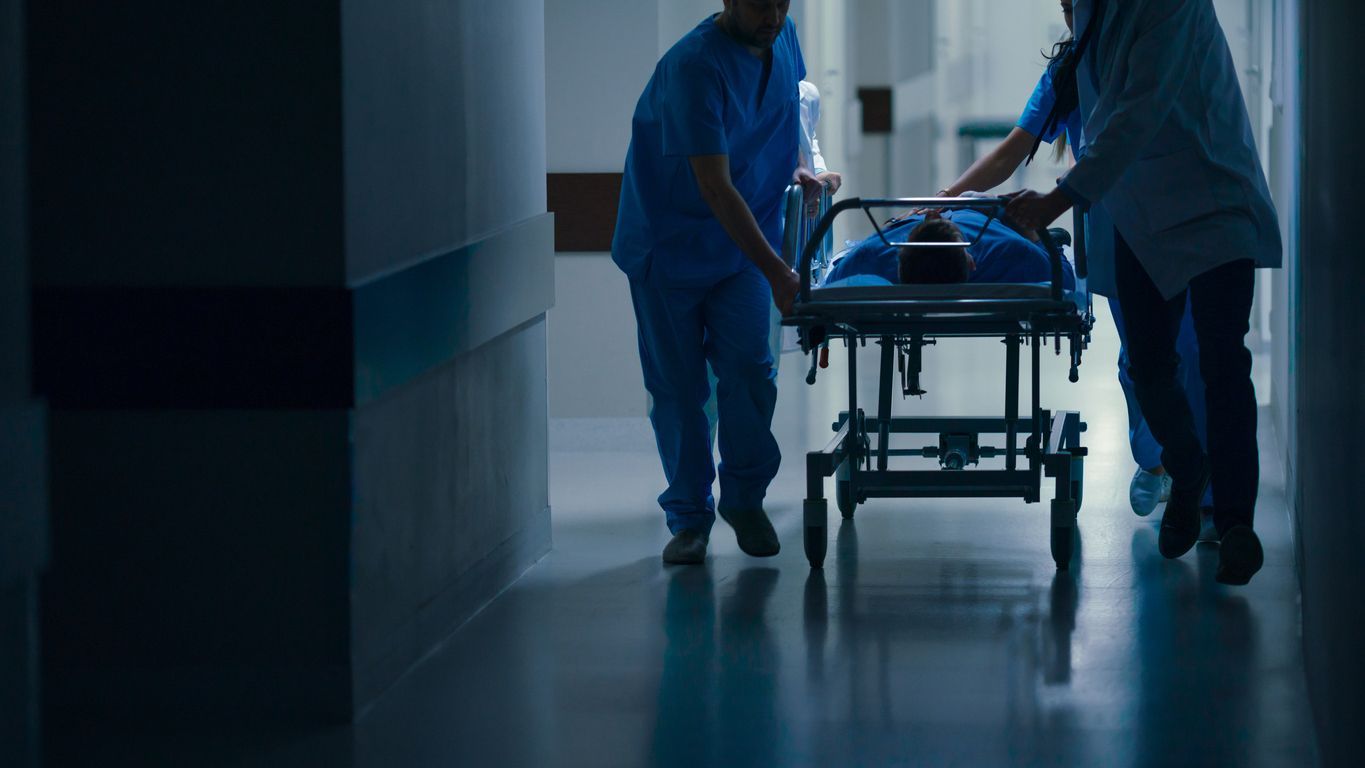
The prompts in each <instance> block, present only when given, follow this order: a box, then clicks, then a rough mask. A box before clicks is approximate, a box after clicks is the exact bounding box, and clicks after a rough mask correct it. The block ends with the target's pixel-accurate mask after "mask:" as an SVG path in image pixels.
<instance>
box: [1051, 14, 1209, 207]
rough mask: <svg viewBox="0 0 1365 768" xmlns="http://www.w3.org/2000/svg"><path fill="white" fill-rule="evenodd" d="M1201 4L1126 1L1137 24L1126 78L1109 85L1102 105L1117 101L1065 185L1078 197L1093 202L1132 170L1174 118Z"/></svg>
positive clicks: (1125, 53) (1187, 73)
mask: <svg viewBox="0 0 1365 768" xmlns="http://www.w3.org/2000/svg"><path fill="white" fill-rule="evenodd" d="M1198 5H1199V4H1198V3H1196V2H1191V1H1190V0H1125V6H1126V7H1125V8H1124V10H1123V13H1125V14H1127V22H1126V23H1128V24H1133V25H1136V26H1137V31H1136V33H1135V34H1134V35H1132V36H1131V37H1130V38H1128V39H1131V41H1132V42H1131V44H1128V46H1127V47H1128V49H1127V50H1126V51H1121V52H1120V53H1119V58H1121V59H1123V60H1125V61H1126V62H1127V64H1128V66H1127V72H1128V76H1127V78H1126V79H1125V80H1124V81H1123V82H1110V83H1105V84H1104V85H1103V87H1102V90H1101V93H1100V96H1099V104H1100V105H1104V104H1106V103H1109V104H1113V108H1112V110H1111V111H1110V112H1109V114H1108V116H1107V119H1105V120H1103V121H1102V123H1101V124H1100V125H1098V126H1095V129H1094V131H1093V132H1092V131H1090V130H1088V129H1087V131H1086V133H1087V136H1088V137H1092V138H1089V140H1088V142H1087V145H1086V149H1085V154H1084V156H1082V157H1081V159H1080V160H1079V161H1077V163H1076V165H1075V166H1074V167H1073V168H1072V169H1071V171H1070V172H1069V173H1067V174H1066V176H1065V178H1064V179H1063V183H1062V188H1063V190H1064V191H1066V192H1067V194H1068V195H1069V196H1071V197H1072V198H1073V200H1074V199H1076V198H1077V197H1079V198H1080V199H1082V200H1085V201H1089V202H1094V201H1096V200H1099V199H1101V198H1103V197H1104V195H1105V194H1106V193H1107V192H1108V191H1109V189H1110V188H1111V187H1112V186H1113V185H1114V184H1115V183H1117V181H1118V180H1119V178H1120V177H1121V176H1122V175H1123V174H1124V173H1125V172H1126V171H1127V170H1128V168H1129V166H1131V165H1132V163H1133V161H1134V160H1135V159H1136V158H1137V156H1138V154H1139V153H1140V152H1142V150H1143V149H1145V148H1146V147H1147V145H1148V144H1149V143H1150V142H1151V140H1152V139H1153V138H1154V137H1155V136H1156V134H1157V132H1158V131H1159V130H1160V129H1161V127H1162V125H1164V124H1165V122H1166V119H1167V118H1168V117H1170V114H1171V108H1172V105H1173V104H1174V103H1175V101H1176V99H1177V97H1178V96H1179V93H1180V89H1181V88H1182V87H1183V86H1184V85H1185V82H1186V79H1187V78H1188V77H1189V76H1190V71H1191V67H1192V64H1193V61H1194V55H1195V49H1194V43H1195V33H1196V27H1195V24H1196V22H1197V21H1198Z"/></svg>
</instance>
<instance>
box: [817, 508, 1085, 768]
mask: <svg viewBox="0 0 1365 768" xmlns="http://www.w3.org/2000/svg"><path fill="white" fill-rule="evenodd" d="M877 528H878V526H876V525H874V526H873V530H877ZM833 549H834V554H835V556H834V557H833V558H831V562H830V563H828V564H827V566H829V567H830V568H831V570H832V576H833V583H832V584H829V583H827V582H826V578H827V577H826V574H825V571H811V572H810V573H809V574H808V576H807V578H806V581H805V586H804V595H803V619H804V630H805V631H804V636H805V640H806V659H805V670H806V675H805V680H806V683H807V685H808V687H810V689H811V690H813V691H814V692H815V694H816V695H817V696H819V697H821V698H823V699H825V700H826V702H842V710H843V711H842V712H840V711H837V710H834V709H832V708H831V710H830V712H829V714H828V716H827V717H824V718H819V719H818V721H817V722H818V725H819V728H817V729H816V730H815V731H814V733H813V734H812V738H811V741H810V743H809V744H808V745H807V749H808V750H809V752H810V756H811V757H820V758H824V759H837V758H838V754H839V752H840V750H844V749H851V750H852V756H851V757H849V761H850V763H851V764H869V765H871V764H879V761H884V760H891V761H893V762H894V760H895V756H896V755H897V754H906V753H909V754H915V755H918V756H920V757H922V758H923V759H925V760H926V762H927V764H933V763H934V762H935V761H936V760H943V761H953V760H960V759H968V758H969V757H971V758H972V759H975V760H981V759H985V760H986V761H987V762H988V763H989V761H992V760H996V761H999V762H1000V764H1009V763H1016V764H1017V761H1018V760H1020V759H1026V760H1031V759H1032V758H1034V757H1037V758H1039V759H1042V758H1043V757H1044V756H1045V755H1056V754H1057V753H1058V751H1059V750H1060V751H1061V753H1063V754H1070V755H1073V756H1079V755H1081V754H1083V753H1084V748H1083V745H1081V746H1076V747H1074V748H1073V747H1069V746H1067V745H1066V744H1065V742H1066V740H1068V739H1072V740H1078V739H1079V737H1080V736H1081V735H1082V729H1081V728H1080V727H1079V726H1078V724H1077V722H1076V720H1075V718H1074V717H1072V715H1071V710H1070V708H1069V707H1068V706H1067V705H1065V704H1064V705H1063V706H1061V707H1058V706H1054V704H1053V702H1052V701H1051V698H1052V697H1051V696H1050V695H1049V694H1048V693H1047V690H1046V689H1048V688H1050V687H1057V686H1061V687H1065V686H1067V685H1068V684H1069V683H1070V682H1071V680H1072V674H1073V671H1072V665H1071V659H1072V650H1071V648H1072V639H1073V635H1074V633H1075V630H1076V624H1077V609H1078V606H1079V604H1080V594H1081V573H1082V568H1083V562H1084V558H1083V555H1082V553H1081V550H1080V549H1079V548H1078V549H1077V556H1076V562H1075V564H1074V565H1073V566H1072V570H1071V571H1070V572H1068V573H1058V574H1057V575H1056V576H1055V577H1054V578H1053V579H1052V580H1051V583H1050V585H1046V586H1045V585H1044V584H1043V583H1041V582H1039V581H1038V579H1037V572H1038V571H1037V568H1036V567H1035V566H1033V565H1031V564H1024V563H1019V564H1011V563H1009V562H1004V563H1001V562H993V561H989V560H972V559H969V560H965V561H964V560H960V559H958V558H955V557H942V558H932V557H918V558H894V559H887V558H886V557H885V554H886V553H885V551H884V550H881V549H880V547H877V548H875V550H874V552H873V553H869V554H864V553H860V551H859V525H858V523H856V522H854V521H851V520H846V521H844V522H843V523H842V524H841V525H840V527H839V529H838V531H837V533H836V535H835V542H834V547H833ZM831 624H832V625H833V629H832V632H831V628H830V625H831ZM831 634H832V639H831ZM854 723H861V724H864V727H863V728H862V729H860V733H859V737H858V738H855V739H852V740H851V741H850V738H849V733H848V732H846V731H845V730H844V729H850V726H851V724H854ZM868 723H876V724H879V725H880V728H874V729H872V730H871V732H869V731H868V729H867V728H866V727H865V726H866V724H868ZM850 730H853V729H850ZM969 734H970V735H969Z"/></svg>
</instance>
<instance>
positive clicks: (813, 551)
mask: <svg viewBox="0 0 1365 768" xmlns="http://www.w3.org/2000/svg"><path fill="white" fill-rule="evenodd" d="M805 538H806V560H808V561H810V567H812V568H824V567H825V550H826V549H827V548H828V547H829V528H826V527H824V526H814V525H808V526H806V536H805Z"/></svg>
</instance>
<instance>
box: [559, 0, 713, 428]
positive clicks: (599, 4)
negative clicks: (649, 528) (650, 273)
mask: <svg viewBox="0 0 1365 768" xmlns="http://www.w3.org/2000/svg"><path fill="white" fill-rule="evenodd" d="M686 6H688V3H677V2H671V1H670V2H657V1H656V0H648V1H644V2H642V0H548V2H546V4H545V51H546V53H545V69H546V84H547V102H546V103H547V112H546V115H547V118H548V121H547V128H546V144H547V147H548V157H547V160H548V163H549V171H550V172H551V173H620V172H621V170H622V169H623V168H624V167H625V161H626V149H627V148H628V147H629V145H630V121H631V115H632V114H633V113H634V111H635V103H636V101H638V100H639V98H640V93H641V92H642V91H644V88H645V84H646V83H647V82H649V78H650V76H651V75H652V74H653V72H654V65H655V64H656V63H657V62H658V59H659V55H660V51H659V40H660V34H661V31H660V30H661V27H662V26H663V25H665V21H664V18H665V15H667V16H668V20H667V22H666V23H667V25H668V26H670V27H672V26H683V27H684V31H686V29H687V28H690V27H691V26H692V25H695V23H696V21H697V20H700V19H701V17H702V16H703V15H705V11H699V12H698V14H697V16H696V18H695V19H693V20H692V22H691V24H685V25H684V20H685V19H686V18H688V17H690V16H691V14H690V13H686V12H685V11H686ZM665 12H666V13H665ZM682 34H683V32H679V33H678V35H677V36H681V35H682ZM675 39H676V38H675ZM669 44H670V45H671V44H672V43H671V42H670V43H669ZM555 294H556V297H557V298H556V306H555V308H554V309H553V310H551V311H550V313H549V350H550V352H549V368H550V417H551V418H552V419H570V418H598V419H601V418H633V419H638V418H643V417H644V416H645V415H646V396H645V388H644V381H643V376H642V374H641V372H640V361H639V357H638V354H637V353H636V345H635V314H634V310H633V309H632V308H631V304H630V289H629V286H628V284H627V282H626V278H625V275H623V274H622V273H621V271H620V270H619V269H617V268H616V265H615V264H614V263H612V261H611V255H610V254H608V253H560V254H557V255H556V258H555Z"/></svg>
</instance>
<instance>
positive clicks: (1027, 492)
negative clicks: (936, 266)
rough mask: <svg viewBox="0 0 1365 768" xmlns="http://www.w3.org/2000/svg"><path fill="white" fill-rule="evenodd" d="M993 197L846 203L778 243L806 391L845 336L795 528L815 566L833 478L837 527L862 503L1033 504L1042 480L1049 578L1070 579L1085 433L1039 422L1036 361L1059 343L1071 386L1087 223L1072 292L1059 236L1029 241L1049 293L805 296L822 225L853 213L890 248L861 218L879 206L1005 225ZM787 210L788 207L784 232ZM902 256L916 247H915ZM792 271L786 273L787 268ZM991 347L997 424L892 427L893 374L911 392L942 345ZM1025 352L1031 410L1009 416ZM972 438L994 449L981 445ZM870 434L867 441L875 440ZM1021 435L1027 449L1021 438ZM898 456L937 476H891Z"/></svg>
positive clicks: (1088, 313)
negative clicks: (983, 217)
mask: <svg viewBox="0 0 1365 768" xmlns="http://www.w3.org/2000/svg"><path fill="white" fill-rule="evenodd" d="M1007 203H1008V201H1007V200H1006V199H1004V198H897V199H867V200H863V199H856V198H855V199H850V200H844V201H841V202H839V203H837V204H835V205H833V206H827V205H822V209H823V210H824V212H823V215H822V216H821V217H820V219H819V223H818V224H817V225H816V226H815V227H814V230H813V231H807V230H801V232H800V236H798V237H795V238H788V239H787V240H786V241H785V242H784V244H783V245H784V251H786V250H787V248H788V247H792V248H793V250H792V251H791V253H790V254H788V253H784V258H788V257H789V256H794V254H795V253H797V252H799V253H800V263H799V265H798V271H799V274H800V279H801V282H800V292H799V294H798V296H797V299H796V302H795V304H794V306H793V310H792V313H791V315H789V316H788V317H786V318H784V320H783V323H784V324H785V325H791V326H795V327H796V328H797V329H798V330H799V332H800V337H801V349H802V351H803V352H805V353H807V354H810V355H811V367H810V373H809V374H808V375H807V378H806V381H807V383H808V384H811V385H814V383H815V379H816V372H817V367H816V362H817V358H818V357H819V349H820V348H821V347H822V346H824V345H827V344H829V343H830V341H831V340H834V339H843V340H844V342H845V345H846V347H847V349H848V393H849V394H848V397H849V401H848V409H847V410H846V411H842V412H840V413H839V415H838V419H837V420H836V421H835V422H834V424H833V429H834V436H833V438H832V439H831V440H830V441H829V443H828V444H827V445H825V446H824V447H823V448H821V449H820V450H816V451H810V452H809V453H807V454H806V498H805V502H804V505H803V528H804V543H805V550H806V558H807V560H808V561H809V562H810V566H811V567H812V568H821V567H823V565H824V560H825V554H826V550H827V547H828V538H829V533H828V518H829V511H828V510H829V504H828V501H827V500H826V498H825V479H826V478H828V477H830V476H833V477H834V478H835V502H836V505H837V506H838V508H839V511H840V513H841V514H842V516H843V517H844V519H852V518H853V516H854V513H855V511H856V509H857V506H858V504H860V503H863V502H865V501H867V500H868V499H871V498H944V497H948V498H962V497H965V498H1002V497H1003V498H1022V499H1023V500H1024V501H1025V502H1026V503H1037V502H1039V501H1040V500H1041V496H1042V485H1043V477H1044V476H1046V477H1048V478H1052V479H1054V480H1055V483H1056V486H1055V487H1056V490H1055V493H1054V495H1053V499H1052V502H1051V517H1050V521H1051V538H1050V549H1051V554H1052V558H1053V561H1054V562H1055V563H1056V566H1057V568H1058V569H1059V570H1067V569H1068V568H1069V565H1070V562H1071V558H1072V554H1073V552H1074V551H1075V536H1076V527H1075V526H1076V518H1077V514H1078V512H1079V510H1080V506H1081V500H1082V497H1083V485H1084V472H1083V469H1084V459H1085V456H1086V453H1087V451H1086V448H1085V447H1083V446H1082V445H1081V439H1080V435H1081V433H1082V432H1084V431H1085V429H1086V425H1085V422H1083V421H1082V420H1081V416H1080V413H1079V412H1077V411H1057V412H1053V411H1049V410H1047V409H1044V408H1043V407H1042V405H1041V373H1040V371H1041V359H1040V358H1041V353H1042V348H1043V346H1044V344H1046V343H1047V342H1048V339H1049V337H1051V339H1052V340H1053V343H1054V345H1055V347H1056V350H1057V354H1061V350H1062V340H1063V339H1066V340H1067V341H1068V343H1069V348H1070V361H1071V371H1070V380H1071V381H1072V382H1075V381H1077V380H1078V369H1079V367H1080V365H1081V359H1082V352H1083V350H1084V349H1085V348H1086V347H1087V345H1088V344H1089V340H1090V331H1091V329H1092V328H1093V326H1094V314H1093V311H1092V308H1091V304H1090V297H1089V294H1088V292H1086V290H1085V278H1086V259H1085V236H1084V227H1085V221H1084V217H1083V215H1081V214H1079V213H1078V214H1077V215H1076V219H1075V227H1076V238H1075V247H1074V251H1075V262H1076V263H1075V272H1076V291H1074V292H1072V293H1071V294H1070V295H1068V294H1067V292H1066V291H1064V285H1063V270H1062V259H1063V258H1064V257H1063V255H1062V252H1061V249H1060V247H1059V246H1058V245H1057V243H1056V237H1055V235H1054V234H1053V233H1050V232H1046V231H1043V232H1039V239H1040V240H1041V241H1042V243H1043V245H1044V247H1045V248H1046V250H1047V252H1048V254H1049V259H1050V262H1051V273H1052V280H1051V282H1050V284H1048V285H1046V286H1037V285H1014V286H976V285H956V286H892V287H877V286H872V287H846V288H829V289H820V288H816V287H813V285H812V271H813V269H821V268H822V267H823V268H827V267H828V265H829V258H828V257H829V247H830V237H829V234H830V232H831V231H832V226H833V222H834V220H835V218H836V217H838V216H839V215H840V214H842V213H845V212H848V211H852V210H862V211H864V212H865V213H867V215H868V217H869V219H870V220H872V221H873V224H874V226H876V227H877V232H878V233H879V235H880V236H881V237H882V239H883V241H884V242H887V244H888V245H905V244H904V243H892V242H890V241H887V240H886V235H885V234H884V233H883V232H882V230H881V227H880V226H877V225H876V219H875V217H873V215H872V211H873V210H874V209H880V208H919V207H929V208H967V209H975V210H981V211H984V212H987V213H988V214H989V215H992V216H999V215H1001V214H1003V211H1004V207H1005V205H1006V204H1007ZM791 212H792V207H791V206H790V205H789V206H788V215H789V220H788V226H789V228H790V226H791V222H790V215H791ZM912 247H917V246H914V245H912ZM789 263H790V262H789ZM968 337H978V338H979V337H992V338H1000V339H1001V341H1002V342H1003V343H1004V346H1005V364H1006V375H1005V413H1004V416H1003V417H934V418H925V417H894V416H892V414H891V394H892V380H893V373H894V372H895V370H896V369H897V368H899V371H900V373H901V378H902V390H903V392H904V393H905V394H907V395H909V394H923V390H919V375H920V373H921V370H922V356H921V353H922V351H923V348H924V347H925V346H928V345H932V344H935V343H937V341H938V340H939V339H945V338H968ZM869 340H871V341H873V342H874V343H875V344H876V345H877V346H878V347H880V352H879V357H880V365H881V368H880V380H879V384H880V386H879V390H878V401H877V404H876V406H877V411H876V414H875V415H869V414H868V413H866V412H865V411H864V410H863V409H862V408H861V407H860V404H859V402H858V356H859V349H860V347H865V346H866V344H867V342H868V341H869ZM1023 346H1027V347H1029V350H1030V362H1031V376H1030V383H1031V390H1032V397H1031V408H1030V411H1029V413H1028V415H1026V416H1021V414H1020V413H1019V379H1020V372H1021V371H1020V369H1021V359H1020V358H1021V347H1023ZM926 434H928V435H932V434H937V435H938V437H939V441H938V444H937V445H933V444H929V445H925V446H922V447H917V448H904V447H893V446H892V436H893V435H894V436H897V437H900V436H907V435H926ZM983 435H990V436H998V437H1001V438H1003V441H1004V442H1003V445H1002V446H988V445H984V444H983V443H982V441H981V438H982V436H983ZM874 436H875V438H876V439H875V442H874V440H873V437H874ZM1021 436H1022V437H1023V438H1024V445H1023V446H1020V445H1019V444H1018V440H1019V438H1020V437H1021ZM897 456H918V457H926V458H938V459H939V463H940V468H939V469H937V470H892V469H890V468H889V466H888V465H889V460H890V459H891V458H892V457H897ZM999 457H1003V458H1004V469H982V468H980V465H979V462H980V460H981V459H993V458H999Z"/></svg>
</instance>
